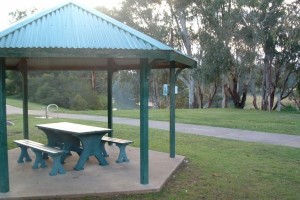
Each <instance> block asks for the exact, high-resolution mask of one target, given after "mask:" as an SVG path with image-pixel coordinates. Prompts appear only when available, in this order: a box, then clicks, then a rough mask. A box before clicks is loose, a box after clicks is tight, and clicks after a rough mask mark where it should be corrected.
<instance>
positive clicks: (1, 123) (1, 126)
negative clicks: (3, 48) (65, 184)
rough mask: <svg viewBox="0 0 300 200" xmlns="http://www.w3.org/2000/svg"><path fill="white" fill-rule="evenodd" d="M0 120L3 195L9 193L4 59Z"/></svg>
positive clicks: (0, 74)
mask: <svg viewBox="0 0 300 200" xmlns="http://www.w3.org/2000/svg"><path fill="white" fill-rule="evenodd" d="M0 119H1V120H0V192H2V193H4V192H8V191H9V174H8V150H7V129H6V88H5V59H4V58H0Z"/></svg>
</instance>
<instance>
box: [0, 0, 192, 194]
mask: <svg viewBox="0 0 300 200" xmlns="http://www.w3.org/2000/svg"><path fill="white" fill-rule="evenodd" d="M195 66H196V61H195V60H194V59H192V58H190V57H188V56H186V55H184V54H183V53H181V52H178V51H176V50H174V49H173V48H171V47H169V46H168V45H166V44H163V43H162V42H160V41H158V40H155V39H153V38H151V37H149V36H147V35H146V34H144V33H141V32H139V31H137V30H135V29H133V28H131V27H129V26H127V25H125V24H124V23H121V22H119V21H117V20H115V19H113V18H111V17H109V16H107V15H105V14H102V13H100V12H98V11H97V10H94V9H90V8H87V7H85V6H84V5H80V4H78V3H74V2H66V3H64V4H61V5H58V6H56V7H54V8H51V9H47V10H44V11H41V12H39V13H37V14H35V15H33V16H30V17H28V18H26V19H24V20H21V21H19V22H17V23H15V24H13V25H11V26H10V27H9V28H7V29H5V30H3V31H1V32H0V82H1V84H0V119H1V120H0V192H2V193H5V192H8V191H9V169H8V167H9V166H8V147H7V137H8V134H7V127H6V126H7V125H6V89H5V76H6V75H5V73H6V70H16V71H19V72H20V73H21V74H22V81H23V134H24V138H27V139H28V138H29V137H30V134H29V130H28V72H29V71H31V70H103V71H107V85H108V89H107V97H108V106H107V111H108V116H107V117H108V118H107V119H108V120H107V121H108V128H110V129H113V112H112V111H113V107H112V78H113V73H114V72H115V71H117V70H139V71H140V183H141V184H148V183H149V178H148V176H149V175H148V174H149V173H148V171H149V153H148V152H149V147H148V142H149V141H148V123H149V122H148V101H149V97H148V96H149V95H148V94H149V82H148V79H149V75H150V71H151V69H169V70H170V94H169V98H170V144H169V145H170V157H171V158H174V157H175V82H176V76H177V75H178V73H179V72H180V71H182V69H185V68H193V67H195ZM112 135H113V133H111V134H110V135H109V136H112Z"/></svg>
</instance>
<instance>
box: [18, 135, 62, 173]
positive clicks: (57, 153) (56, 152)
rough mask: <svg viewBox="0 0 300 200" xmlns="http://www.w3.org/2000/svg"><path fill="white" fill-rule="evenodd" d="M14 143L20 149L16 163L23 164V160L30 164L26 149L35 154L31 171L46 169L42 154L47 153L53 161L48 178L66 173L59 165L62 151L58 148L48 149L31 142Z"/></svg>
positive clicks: (45, 146)
mask: <svg viewBox="0 0 300 200" xmlns="http://www.w3.org/2000/svg"><path fill="white" fill-rule="evenodd" d="M14 142H15V143H16V144H17V145H18V146H19V147H20V149H21V154H20V157H19V159H18V163H24V159H25V161H26V162H31V158H30V156H29V154H28V152H27V149H28V148H31V150H32V151H33V152H34V153H35V161H34V163H33V166H32V169H38V168H39V167H41V168H45V167H47V165H46V162H45V160H44V159H43V153H47V154H48V155H49V156H50V157H51V158H52V160H53V165H52V170H51V172H50V173H49V175H50V176H56V175H57V173H59V174H65V173H66V171H65V169H64V167H63V166H62V164H61V156H62V155H63V153H64V151H63V150H61V149H58V148H54V147H49V146H47V145H44V144H42V143H38V142H35V141H32V140H27V139H23V140H14Z"/></svg>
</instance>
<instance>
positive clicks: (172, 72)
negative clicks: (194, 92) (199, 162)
mask: <svg viewBox="0 0 300 200" xmlns="http://www.w3.org/2000/svg"><path fill="white" fill-rule="evenodd" d="M175 82H176V77H175V62H174V61H172V62H170V157H171V158H175Z"/></svg>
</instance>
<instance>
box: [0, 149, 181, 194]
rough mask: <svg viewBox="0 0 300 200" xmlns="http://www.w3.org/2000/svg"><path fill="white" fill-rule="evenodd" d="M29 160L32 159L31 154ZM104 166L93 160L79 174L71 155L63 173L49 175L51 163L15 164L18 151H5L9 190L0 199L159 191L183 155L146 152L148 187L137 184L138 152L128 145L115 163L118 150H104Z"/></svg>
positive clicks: (138, 172) (74, 159) (138, 170)
mask: <svg viewBox="0 0 300 200" xmlns="http://www.w3.org/2000/svg"><path fill="white" fill-rule="evenodd" d="M28 152H29V153H30V156H31V158H32V159H33V160H34V158H35V156H34V154H33V153H32V152H31V150H29V151H28ZM107 152H108V153H109V157H108V158H107V161H108V162H109V165H108V166H100V165H98V161H97V159H96V158H95V157H90V159H89V160H88V161H87V163H86V164H85V168H84V170H82V171H75V170H73V167H74V166H75V164H76V162H77V160H78V156H77V155H76V154H75V153H73V155H72V156H69V157H68V158H67V159H66V164H65V165H64V167H65V169H66V171H67V173H66V174H63V175H61V174H58V175H57V176H49V175H48V173H49V172H50V170H51V166H52V160H51V159H48V160H47V161H46V163H47V165H48V167H47V168H43V169H42V168H40V169H34V170H33V169H32V168H31V166H32V162H28V163H22V164H18V163H17V159H18V157H19V155H20V149H19V148H16V149H12V150H9V153H8V154H9V172H10V173H9V176H10V191H9V192H8V193H0V199H54V198H58V199H59V198H72V197H73V198H75V197H86V196H107V195H118V194H130V193H148V192H159V191H160V190H161V189H162V187H163V186H164V184H165V183H166V182H167V180H168V179H169V177H170V176H172V174H173V173H174V172H175V171H176V169H177V168H178V167H179V166H180V165H181V164H182V162H183V161H184V156H180V155H176V157H175V158H170V157H169V154H168V153H162V152H157V151H149V184H147V185H142V184H140V149H139V148H134V147H130V146H128V147H127V148H126V152H127V155H128V158H129V159H130V161H129V162H127V163H121V164H118V163H116V162H115V160H116V159H117V157H118V153H119V149H118V147H116V146H114V145H112V146H108V147H107Z"/></svg>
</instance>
